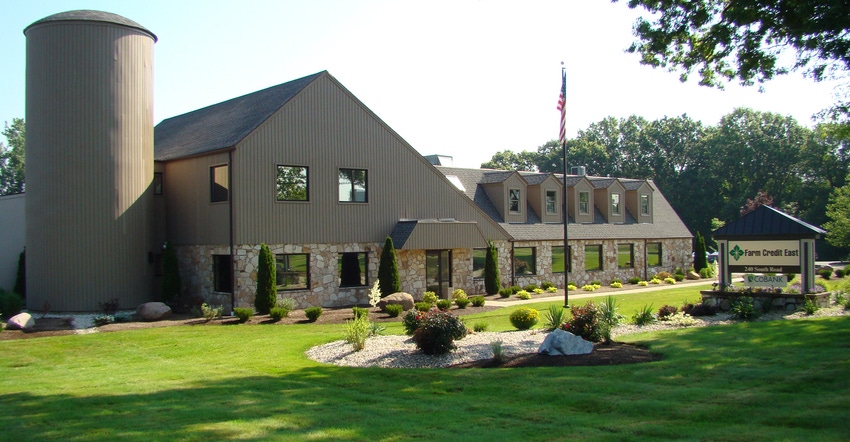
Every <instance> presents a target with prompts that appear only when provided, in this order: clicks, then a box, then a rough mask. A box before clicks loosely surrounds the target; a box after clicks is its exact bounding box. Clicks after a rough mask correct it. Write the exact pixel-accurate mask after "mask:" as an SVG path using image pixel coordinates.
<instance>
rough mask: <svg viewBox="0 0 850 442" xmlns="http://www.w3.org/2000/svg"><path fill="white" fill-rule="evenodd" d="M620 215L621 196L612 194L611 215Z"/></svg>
mask: <svg viewBox="0 0 850 442" xmlns="http://www.w3.org/2000/svg"><path fill="white" fill-rule="evenodd" d="M619 214H620V194H619V193H612V194H611V215H619Z"/></svg>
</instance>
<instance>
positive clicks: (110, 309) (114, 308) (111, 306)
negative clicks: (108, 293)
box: [98, 298, 120, 315]
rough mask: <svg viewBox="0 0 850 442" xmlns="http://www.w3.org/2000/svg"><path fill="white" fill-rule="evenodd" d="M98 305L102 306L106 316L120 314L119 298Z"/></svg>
mask: <svg viewBox="0 0 850 442" xmlns="http://www.w3.org/2000/svg"><path fill="white" fill-rule="evenodd" d="M98 305H99V306H100V309H101V310H102V311H103V313H104V314H106V315H114V314H116V313H118V310H120V308H119V305H118V298H112V299H110V300H109V301H106V302H99V303H98Z"/></svg>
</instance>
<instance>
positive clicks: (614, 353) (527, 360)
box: [451, 342, 663, 368]
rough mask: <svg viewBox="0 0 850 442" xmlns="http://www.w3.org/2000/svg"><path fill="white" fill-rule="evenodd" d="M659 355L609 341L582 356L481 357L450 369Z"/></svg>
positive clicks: (625, 360) (628, 360) (617, 361)
mask: <svg viewBox="0 0 850 442" xmlns="http://www.w3.org/2000/svg"><path fill="white" fill-rule="evenodd" d="M661 359H663V357H662V356H661V355H659V354H656V353H652V352H651V351H649V350H647V349H646V348H645V347H641V346H639V345H632V344H622V343H619V342H612V343H610V344H596V345H594V346H593V352H591V353H590V354H586V355H571V356H548V355H541V354H537V353H531V354H524V355H518V356H511V357H506V358H504V360H503V361H497V360H495V359H484V360H480V361H472V362H465V363H463V364H457V365H453V366H452V367H451V368H521V367H576V366H596V365H621V364H638V363H641V362H653V361H660V360H661Z"/></svg>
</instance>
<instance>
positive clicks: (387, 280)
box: [378, 236, 401, 297]
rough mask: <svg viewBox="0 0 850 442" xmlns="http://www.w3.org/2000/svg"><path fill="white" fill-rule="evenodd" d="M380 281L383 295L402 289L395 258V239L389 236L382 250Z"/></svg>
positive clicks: (379, 269)
mask: <svg viewBox="0 0 850 442" xmlns="http://www.w3.org/2000/svg"><path fill="white" fill-rule="evenodd" d="M378 281H379V286H380V288H381V297H384V296H387V295H392V294H393V293H396V292H399V291H401V283H400V282H399V279H398V264H396V259H395V247H393V239H392V238H390V237H389V236H388V237H387V240H386V241H384V249H383V250H382V251H381V262H380V263H379V264H378Z"/></svg>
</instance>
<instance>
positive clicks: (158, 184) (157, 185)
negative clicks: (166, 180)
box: [153, 172, 162, 195]
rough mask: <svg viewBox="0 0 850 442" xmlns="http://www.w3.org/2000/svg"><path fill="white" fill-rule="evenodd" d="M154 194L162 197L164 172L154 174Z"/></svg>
mask: <svg viewBox="0 0 850 442" xmlns="http://www.w3.org/2000/svg"><path fill="white" fill-rule="evenodd" d="M153 194H154V195H162V172H154V173H153Z"/></svg>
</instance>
